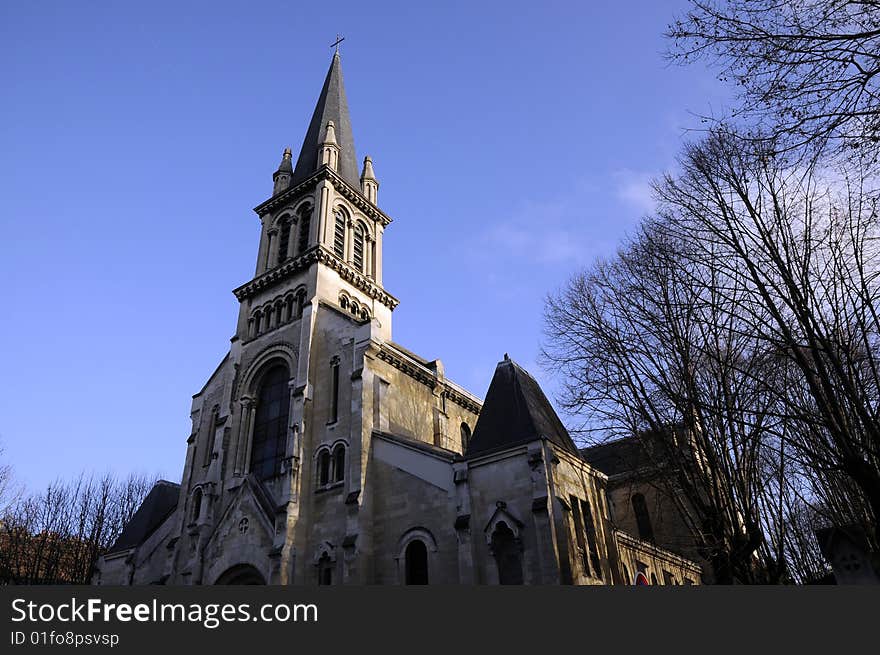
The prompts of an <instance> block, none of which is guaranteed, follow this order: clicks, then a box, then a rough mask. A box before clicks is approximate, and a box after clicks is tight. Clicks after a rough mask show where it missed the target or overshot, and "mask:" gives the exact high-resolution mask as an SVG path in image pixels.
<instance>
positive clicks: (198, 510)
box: [187, 484, 206, 525]
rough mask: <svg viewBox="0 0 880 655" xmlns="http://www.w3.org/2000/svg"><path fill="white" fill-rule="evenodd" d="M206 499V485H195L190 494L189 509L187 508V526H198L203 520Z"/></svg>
mask: <svg viewBox="0 0 880 655" xmlns="http://www.w3.org/2000/svg"><path fill="white" fill-rule="evenodd" d="M205 499H206V494H205V485H204V484H197V485H195V486H194V487H193V489H192V491H191V492H190V494H189V507H188V508H187V512H188V514H189V519H188V521H187V524H189V525H194V524H197V523H198V522H199V520H200V519H201V518H202V515H203V513H204V511H205Z"/></svg>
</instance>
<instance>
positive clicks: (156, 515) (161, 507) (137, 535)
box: [108, 480, 180, 553]
mask: <svg viewBox="0 0 880 655" xmlns="http://www.w3.org/2000/svg"><path fill="white" fill-rule="evenodd" d="M179 497H180V485H179V484H174V483H173V482H168V481H167V480H159V481H158V482H157V483H156V484H155V485H154V486H153V488H152V489H150V493H148V494H147V497H146V498H144V502H142V503H141V506H140V507H139V508H138V510H137V511H136V512H135V513H134V515H133V516H132V517H131V519H130V520H129V521H128V523H126V524H125V528H123V530H122V534H120V535H119V537H118V538H117V539H116V542H115V543H114V544H113V546H111V548H110V550H109V551H108V552H110V553H115V552H116V551H119V550H126V549H128V548H134V547H136V546H139V545H140V544H142V543H143V542H144V541H145V540H146V539H147V537H149V536H150V535H151V534H153V532H154V531H155V530H156V528H158V527H159V526H160V525H161V524H162V521H164V520H165V519H166V518H168V516H169V515H170V514H171V512H173V511H174V509H175V508H176V507H177V499H178V498H179Z"/></svg>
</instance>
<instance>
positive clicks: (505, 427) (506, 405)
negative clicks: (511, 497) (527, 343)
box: [466, 355, 578, 456]
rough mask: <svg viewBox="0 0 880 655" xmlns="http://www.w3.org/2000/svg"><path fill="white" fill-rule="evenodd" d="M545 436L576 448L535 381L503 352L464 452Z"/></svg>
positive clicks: (571, 448) (469, 453) (573, 451)
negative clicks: (502, 357) (503, 355)
mask: <svg viewBox="0 0 880 655" xmlns="http://www.w3.org/2000/svg"><path fill="white" fill-rule="evenodd" d="M534 439H547V440H549V441H551V442H553V443H554V444H556V445H557V446H559V447H561V448H564V449H565V450H567V451H569V452H570V453H572V454H574V455H577V454H578V449H577V447H576V446H575V445H574V442H573V441H572V440H571V436H570V435H569V434H568V430H566V429H565V426H564V425H563V424H562V421H561V420H560V419H559V416H557V414H556V412H555V411H554V409H553V406H552V405H550V401H549V400H547V396H545V395H544V392H543V391H542V390H541V387H540V385H538V382H537V381H536V380H535V378H533V377H532V376H531V375H529V374H528V372H527V371H525V370H524V369H523V368H522V367H520V366H519V364H517V363H516V362H514V361H513V360H512V359H510V358H508V357H507V356H506V355H505V357H504V360H503V361H501V362H499V363H498V366H497V367H496V368H495V375H494V376H493V377H492V383H491V384H490V385H489V391H487V392H486V400H485V402H483V408H482V409H481V410H480V415H479V417H478V418H477V424H476V426H474V434H473V436H472V437H471V440H470V443H469V444H468V449H467V453H466V455H468V456H471V455H474V454H478V453H481V452H486V451H490V450H496V449H500V448H503V447H505V446H513V445H514V444H518V443H523V442H526V441H531V440H534Z"/></svg>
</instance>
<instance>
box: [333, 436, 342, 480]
mask: <svg viewBox="0 0 880 655" xmlns="http://www.w3.org/2000/svg"><path fill="white" fill-rule="evenodd" d="M344 479H345V446H343V445H342V444H339V445H337V446H336V448H334V449H333V481H334V482H342V481H343V480H344Z"/></svg>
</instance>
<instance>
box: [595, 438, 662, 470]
mask: <svg viewBox="0 0 880 655" xmlns="http://www.w3.org/2000/svg"><path fill="white" fill-rule="evenodd" d="M581 457H583V458H584V459H585V460H587V462H589V463H590V465H592V466H595V467H596V468H597V469H599V470H600V471H602V473H604V474H605V475H608V476H614V475H619V474H621V473H629V472H632V471H638V470H639V469H642V468H645V467H646V466H649V465H650V463H651V460H650V457H649V456H648V453H647V451H646V450H645V447H644V446H643V445H642V443H641V442H640V441H639V440H638V439H636V438H635V437H624V438H623V439H617V440H616V441H609V442H606V443H602V444H598V445H595V446H590V447H589V448H582V449H581Z"/></svg>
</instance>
